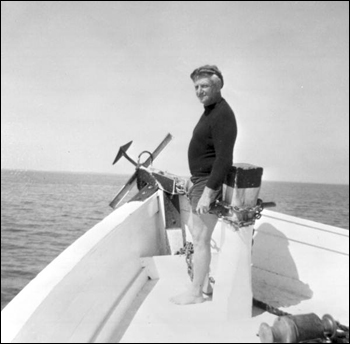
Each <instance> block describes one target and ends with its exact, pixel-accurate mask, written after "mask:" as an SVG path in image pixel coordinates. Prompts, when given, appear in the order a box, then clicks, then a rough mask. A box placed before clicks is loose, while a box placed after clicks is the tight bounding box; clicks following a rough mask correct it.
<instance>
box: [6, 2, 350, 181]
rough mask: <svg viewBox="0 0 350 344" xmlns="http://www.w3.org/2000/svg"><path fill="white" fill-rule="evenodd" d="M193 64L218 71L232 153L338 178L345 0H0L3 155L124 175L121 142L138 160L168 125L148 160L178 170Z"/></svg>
mask: <svg viewBox="0 0 350 344" xmlns="http://www.w3.org/2000/svg"><path fill="white" fill-rule="evenodd" d="M204 64H215V65H217V66H218V67H219V69H220V70H221V71H222V73H223V76H224V80H225V85H224V87H223V89H222V95H223V97H224V98H225V99H226V101H227V102H228V103H229V104H230V106H231V108H232V109H233V111H234V113H235V116H236V120H237V125H238V136H237V141H236V144H235V149H234V162H236V163H250V164H253V165H257V166H260V167H263V168H264V175H263V179H265V180H272V181H292V182H313V183H337V184H348V183H349V2H348V1H249V2H248V1H247V2H246V1H215V2H214V1H207V2H204V1H203V2H196V1H186V2H183V1H146V2H141V1H98V2H97V1H1V167H2V168H10V169H28V170H44V171H72V172H96V173H115V174H131V173H132V172H133V171H134V166H133V165H131V164H130V162H128V161H127V160H125V159H124V160H122V161H120V162H118V163H117V164H116V165H112V162H113V160H114V158H115V156H116V154H117V152H118V150H119V147H120V146H121V145H124V144H126V143H127V142H129V141H133V144H132V145H131V147H130V148H129V150H128V153H129V155H130V156H131V157H132V158H133V159H135V160H137V158H138V155H139V153H140V152H142V151H144V150H149V151H153V150H154V149H155V148H156V147H157V146H158V144H159V143H160V142H161V141H162V140H163V138H164V137H165V136H166V135H167V133H171V134H172V135H173V137H174V138H173V140H172V141H171V142H170V143H169V145H168V146H167V147H166V148H165V149H164V150H163V152H162V153H161V154H160V155H159V156H158V158H157V159H156V160H155V161H154V165H153V166H154V167H156V168H159V169H162V170H165V171H168V172H171V173H174V174H178V175H183V176H187V175H189V169H188V161H187V148H188V144H189V141H190V139H191V136H192V131H193V128H194V126H195V125H196V123H197V122H198V120H199V118H200V116H201V114H202V113H203V106H202V105H201V104H200V102H199V100H198V99H197V98H196V95H195V92H194V87H193V83H192V81H191V79H190V74H191V72H192V71H193V70H194V69H196V68H197V67H199V66H201V65H204ZM145 158H146V157H145Z"/></svg>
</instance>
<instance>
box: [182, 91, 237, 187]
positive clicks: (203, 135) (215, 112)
mask: <svg viewBox="0 0 350 344" xmlns="http://www.w3.org/2000/svg"><path fill="white" fill-rule="evenodd" d="M204 109H205V111H204V113H203V115H202V116H201V118H200V119H199V122H198V123H197V125H196V127H195V128H194V131H193V136H192V139H191V142H190V145H189V148H188V161H189V167H190V172H191V175H192V176H194V177H201V176H209V180H208V182H207V187H209V188H211V189H214V190H216V189H218V188H219V187H220V186H221V185H222V183H223V182H224V179H225V176H226V175H227V173H228V172H229V170H230V167H231V166H232V160H233V147H234V144H235V141H236V137H237V124H236V119H235V115H234V113H233V111H232V110H231V108H230V106H229V105H228V104H227V102H226V100H225V99H224V98H221V99H220V100H219V101H218V102H217V103H215V104H211V105H209V106H205V107H204Z"/></svg>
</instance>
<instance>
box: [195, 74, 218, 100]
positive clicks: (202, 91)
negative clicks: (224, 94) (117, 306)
mask: <svg viewBox="0 0 350 344" xmlns="http://www.w3.org/2000/svg"><path fill="white" fill-rule="evenodd" d="M194 88H195V90H196V95H197V97H198V99H199V101H200V102H201V103H202V104H203V105H204V106H208V105H210V104H213V103H215V101H216V100H217V98H218V95H219V94H220V90H218V89H217V88H216V86H215V84H214V83H213V82H212V81H211V80H210V79H209V78H208V77H206V76H203V77H199V78H198V79H196V80H195V81H194Z"/></svg>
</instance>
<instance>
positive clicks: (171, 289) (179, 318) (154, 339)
mask: <svg viewBox="0 0 350 344" xmlns="http://www.w3.org/2000/svg"><path fill="white" fill-rule="evenodd" d="M145 265H146V267H145V269H148V270H149V271H148V273H149V274H150V275H154V274H157V273H158V274H159V279H158V280H150V281H149V282H148V283H146V285H145V287H144V288H143V290H142V291H141V293H139V295H138V298H137V299H136V300H135V302H134V305H133V307H132V308H131V309H130V310H129V312H128V314H127V315H126V318H127V319H129V320H128V321H127V322H129V323H130V324H127V323H125V325H128V327H127V328H124V330H123V331H125V332H124V333H123V334H122V333H121V332H120V331H119V332H118V333H117V334H116V336H115V338H114V339H115V342H118V341H119V342H121V343H141V342H143V343H144V342H148V343H213V342H217V343H232V342H237V343H238V342H240V343H260V340H259V337H258V336H257V333H258V330H259V326H260V324H261V323H262V322H267V323H269V324H272V322H273V320H274V319H275V318H276V316H274V315H272V314H269V313H266V312H264V313H262V311H261V310H260V309H257V308H254V309H253V317H252V318H250V319H240V320H236V321H233V322H232V321H231V322H228V321H222V319H221V317H220V314H219V312H220V310H217V309H215V307H214V305H213V302H212V300H211V298H207V299H206V302H204V303H202V304H196V305H186V306H179V305H175V304H173V303H172V302H170V298H171V297H172V296H174V295H177V294H179V293H181V292H183V291H184V290H185V288H186V287H187V286H189V283H190V281H189V277H188V275H187V272H186V268H187V267H186V263H185V259H184V257H183V256H160V257H154V258H153V259H149V260H148V261H147V262H146V264H145ZM154 269H156V270H157V271H155V270H154ZM150 289H152V290H151V292H150ZM144 298H145V300H144V301H143V302H142V304H141V299H144ZM139 306H140V307H139ZM125 327H126V326H125Z"/></svg>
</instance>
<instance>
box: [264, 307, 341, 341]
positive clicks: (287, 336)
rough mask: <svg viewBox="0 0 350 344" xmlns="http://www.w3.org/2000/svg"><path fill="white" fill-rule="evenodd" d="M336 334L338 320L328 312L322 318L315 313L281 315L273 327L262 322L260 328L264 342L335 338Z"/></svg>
mask: <svg viewBox="0 0 350 344" xmlns="http://www.w3.org/2000/svg"><path fill="white" fill-rule="evenodd" d="M335 334H336V322H335V321H334V319H333V318H332V317H331V316H330V315H328V314H326V315H324V316H323V318H322V320H321V319H320V318H319V317H318V316H317V315H316V314H314V313H309V314H301V315H286V316H281V317H278V318H277V319H276V320H275V321H274V323H273V325H272V326H271V327H270V326H269V325H268V324H266V323H262V324H261V325H260V328H259V337H260V341H261V342H262V343H299V342H303V341H310V340H314V339H327V338H333V337H334V336H335Z"/></svg>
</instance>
